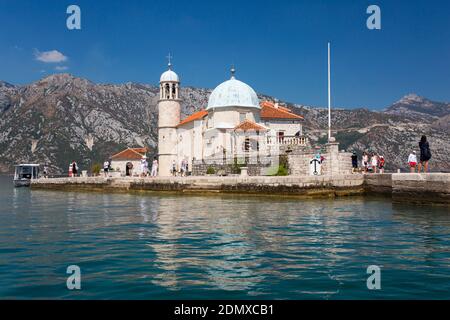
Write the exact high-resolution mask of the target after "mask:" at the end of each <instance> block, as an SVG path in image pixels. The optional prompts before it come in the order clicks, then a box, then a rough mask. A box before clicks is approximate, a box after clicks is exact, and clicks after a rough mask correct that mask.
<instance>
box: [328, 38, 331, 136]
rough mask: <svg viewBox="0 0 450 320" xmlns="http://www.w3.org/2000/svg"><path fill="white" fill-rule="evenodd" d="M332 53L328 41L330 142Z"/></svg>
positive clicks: (329, 130) (329, 128) (329, 134)
mask: <svg viewBox="0 0 450 320" xmlns="http://www.w3.org/2000/svg"><path fill="white" fill-rule="evenodd" d="M330 56H331V54H330V43H329V42H328V142H330V140H331V70H330V69H331V57H330Z"/></svg>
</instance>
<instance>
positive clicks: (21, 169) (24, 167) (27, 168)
mask: <svg viewBox="0 0 450 320" xmlns="http://www.w3.org/2000/svg"><path fill="white" fill-rule="evenodd" d="M14 167H15V171H14V187H28V186H30V184H31V180H33V179H37V178H38V177H39V165H38V164H18V165H15V166H14Z"/></svg>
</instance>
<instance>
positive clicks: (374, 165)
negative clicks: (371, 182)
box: [370, 153, 378, 173]
mask: <svg viewBox="0 0 450 320" xmlns="http://www.w3.org/2000/svg"><path fill="white" fill-rule="evenodd" d="M370 162H371V164H372V170H373V173H377V168H378V156H377V155H376V154H375V153H372V158H371V159H370Z"/></svg>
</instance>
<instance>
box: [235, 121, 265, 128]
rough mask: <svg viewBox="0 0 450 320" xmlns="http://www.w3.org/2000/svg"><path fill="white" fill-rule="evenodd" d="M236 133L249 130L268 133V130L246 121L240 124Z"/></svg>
mask: <svg viewBox="0 0 450 320" xmlns="http://www.w3.org/2000/svg"><path fill="white" fill-rule="evenodd" d="M234 130H235V131H238V130H242V131H248V130H254V131H266V130H268V129H267V128H266V127H263V126H261V125H259V124H257V123H254V122H253V121H250V120H244V121H243V122H241V123H240V124H238V125H237V126H236V127H235V128H234Z"/></svg>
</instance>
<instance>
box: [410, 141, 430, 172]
mask: <svg viewBox="0 0 450 320" xmlns="http://www.w3.org/2000/svg"><path fill="white" fill-rule="evenodd" d="M419 149H420V158H419V160H420V161H417V155H416V151H415V150H412V151H411V153H410V154H409V156H408V164H409V168H410V172H411V173H415V172H416V167H417V172H419V173H420V171H421V170H422V168H423V172H428V162H429V161H430V159H431V150H430V144H429V143H428V141H427V137H426V136H422V138H421V139H420V142H419Z"/></svg>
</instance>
